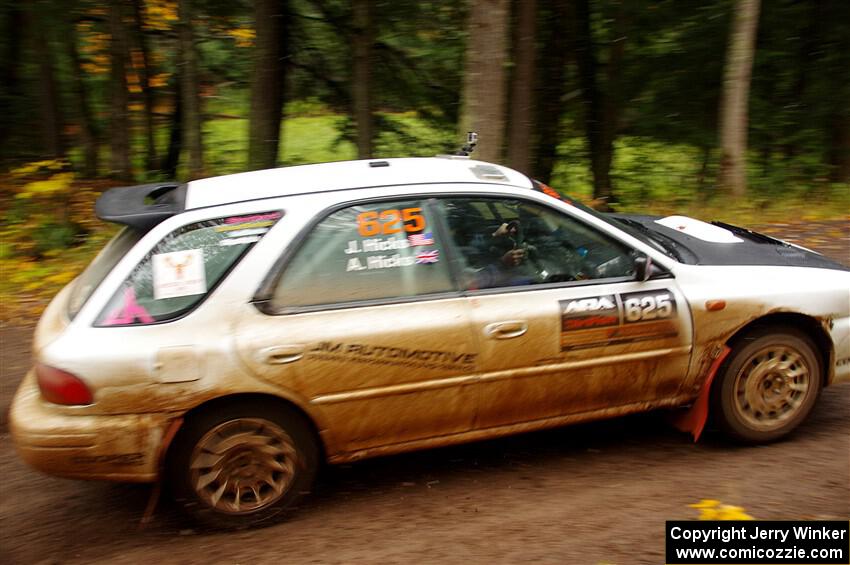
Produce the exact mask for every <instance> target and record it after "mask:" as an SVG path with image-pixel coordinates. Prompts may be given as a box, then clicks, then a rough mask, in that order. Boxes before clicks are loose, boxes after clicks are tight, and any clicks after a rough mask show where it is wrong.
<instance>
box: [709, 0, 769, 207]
mask: <svg viewBox="0 0 850 565" xmlns="http://www.w3.org/2000/svg"><path fill="white" fill-rule="evenodd" d="M759 1H760V0H736V3H735V14H734V21H733V24H732V33H731V34H730V36H729V46H728V50H727V52H726V69H725V71H724V77H723V96H722V100H721V102H720V174H719V184H720V188H721V189H722V190H724V191H726V192H728V193H730V194H732V195H733V196H744V195H745V194H746V192H747V127H748V120H747V106H748V103H749V93H750V76H751V73H752V67H753V56H754V54H755V40H756V29H757V26H758V17H759Z"/></svg>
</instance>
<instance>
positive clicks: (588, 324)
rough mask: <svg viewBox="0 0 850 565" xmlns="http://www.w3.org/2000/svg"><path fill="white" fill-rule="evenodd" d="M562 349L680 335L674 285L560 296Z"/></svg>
mask: <svg viewBox="0 0 850 565" xmlns="http://www.w3.org/2000/svg"><path fill="white" fill-rule="evenodd" d="M558 304H559V306H560V308H561V351H570V350H574V349H585V348H590V347H603V346H606V345H618V344H623V343H629V342H633V341H646V340H652V339H663V338H670V337H675V336H676V335H678V329H677V324H676V313H677V306H676V297H675V296H674V295H673V292H672V291H670V289H666V288H662V289H657V290H646V291H641V292H627V293H623V294H603V295H597V296H585V297H581V298H571V299H568V300H559V301H558Z"/></svg>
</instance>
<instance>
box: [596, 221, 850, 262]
mask: <svg viewBox="0 0 850 565" xmlns="http://www.w3.org/2000/svg"><path fill="white" fill-rule="evenodd" d="M610 216H611V217H613V218H615V219H616V220H618V221H619V222H620V223H622V224H624V225H625V226H626V227H627V228H628V229H630V230H631V231H633V232H637V233H638V234H639V235H640V236H642V238H643V239H647V238H648V239H650V240H652V241H653V242H655V243H657V244H660V245H661V246H662V247H664V248H665V249H667V250H669V251H670V252H671V253H672V254H673V255H674V256H675V257H676V259H678V260H679V261H680V262H682V263H686V264H689V265H764V266H768V265H770V266H781V267H812V268H817V269H836V270H839V271H850V267H846V266H844V265H842V264H840V263H837V262H835V261H833V260H831V259H827V258H826V257H824V256H823V255H821V254H820V253H815V252H814V251H811V250H809V249H806V248H804V247H800V246H799V245H794V244H792V243H787V242H785V241H782V240H779V239H775V238H772V237H770V236H767V235H764V234H761V233H758V232H754V231H751V230H748V229H745V228H741V227H738V226H733V225H730V224H725V223H723V222H711V223H706V222H702V221H700V220H695V219H693V218H688V217H685V216H668V217H666V218H661V217H658V216H643V215H631V214H611V215H610Z"/></svg>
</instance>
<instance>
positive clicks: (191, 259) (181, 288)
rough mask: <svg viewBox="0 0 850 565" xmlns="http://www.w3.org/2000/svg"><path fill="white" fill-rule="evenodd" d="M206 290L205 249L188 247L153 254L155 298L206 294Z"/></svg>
mask: <svg viewBox="0 0 850 565" xmlns="http://www.w3.org/2000/svg"><path fill="white" fill-rule="evenodd" d="M206 291H207V279H206V273H205V272H204V252H203V250H201V249H187V250H186V251H174V252H172V253H160V254H158V255H154V256H153V297H154V298H155V299H157V300H160V299H163V298H177V297H179V296H192V295H195V294H204V293H205V292H206Z"/></svg>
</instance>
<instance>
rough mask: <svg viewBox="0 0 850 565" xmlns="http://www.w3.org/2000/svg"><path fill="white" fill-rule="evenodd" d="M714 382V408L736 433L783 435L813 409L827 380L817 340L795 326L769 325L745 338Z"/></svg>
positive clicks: (744, 436) (758, 438)
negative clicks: (778, 326) (824, 375)
mask: <svg viewBox="0 0 850 565" xmlns="http://www.w3.org/2000/svg"><path fill="white" fill-rule="evenodd" d="M718 377H720V380H719V382H717V383H716V384H715V386H714V387H712V414H713V417H714V420H715V422H716V423H717V424H718V426H719V427H720V428H721V429H722V430H723V431H724V432H725V433H726V434H727V435H729V436H731V437H732V438H734V439H736V440H739V441H744V442H747V443H759V442H768V441H774V440H777V439H779V438H781V437H783V436H785V435H787V434H788V433H790V432H791V431H792V430H793V429H794V428H796V427H797V426H798V425H800V423H801V422H802V421H803V420H804V419H805V418H806V416H808V415H809V413H810V412H811V410H812V408H813V407H814V405H815V401H816V400H817V397H818V395H819V394H820V389H821V384H822V380H823V375H822V368H821V362H820V356H819V355H818V353H817V349H816V348H815V345H814V344H813V343H812V340H811V339H809V338H808V337H807V336H806V335H804V334H802V333H800V332H798V331H796V330H794V329H792V328H763V329H759V330H756V331H754V332H753V333H751V334H749V335H748V336H746V337H745V338H743V339H742V340H741V341H739V343H738V344H737V346H736V347H735V348H734V349H733V351H732V353H731V355H730V356H729V358H728V359H727V361H726V362H725V363H724V365H723V367H722V368H721V370H720V374H719V375H718Z"/></svg>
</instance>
